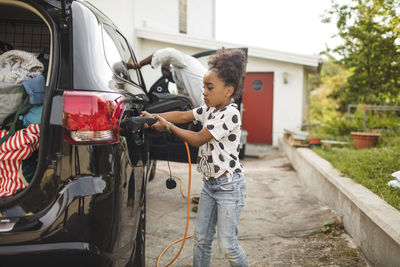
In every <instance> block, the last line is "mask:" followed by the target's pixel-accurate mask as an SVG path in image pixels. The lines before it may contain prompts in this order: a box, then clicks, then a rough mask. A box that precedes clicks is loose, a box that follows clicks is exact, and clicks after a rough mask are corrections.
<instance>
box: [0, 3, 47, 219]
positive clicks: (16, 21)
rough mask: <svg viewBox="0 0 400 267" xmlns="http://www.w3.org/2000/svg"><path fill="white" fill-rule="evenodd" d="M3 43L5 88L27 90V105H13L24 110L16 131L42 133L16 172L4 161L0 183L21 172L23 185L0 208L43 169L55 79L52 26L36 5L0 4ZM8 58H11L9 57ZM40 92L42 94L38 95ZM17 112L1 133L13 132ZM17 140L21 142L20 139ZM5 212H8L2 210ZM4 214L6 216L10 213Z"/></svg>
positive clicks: (0, 77) (0, 78)
mask: <svg viewBox="0 0 400 267" xmlns="http://www.w3.org/2000/svg"><path fill="white" fill-rule="evenodd" d="M0 42H2V44H3V46H4V44H7V46H6V48H8V49H9V51H2V52H5V53H3V55H0V58H1V57H2V64H1V66H0V68H1V71H0V73H1V75H0V81H1V82H2V85H4V84H17V85H20V86H21V87H20V88H22V89H23V90H24V91H25V93H24V94H25V96H24V99H25V102H24V103H23V102H19V103H14V104H15V107H18V109H19V107H21V106H22V107H23V108H22V110H21V111H20V115H19V116H18V118H17V122H16V123H15V126H16V130H17V131H18V130H22V129H24V130H27V129H28V126H29V125H33V124H36V125H40V126H38V128H40V130H39V132H38V133H37V135H38V138H39V141H38V142H37V144H35V145H33V144H32V146H31V147H30V151H29V153H28V154H29V155H28V156H25V157H21V160H20V161H14V162H12V165H13V166H14V167H15V168H14V169H8V168H7V167H5V165H4V164H5V163H4V162H5V161H4V158H3V162H2V163H3V166H2V167H3V169H2V173H1V174H2V179H3V180H2V181H0V182H2V183H3V188H7V187H9V185H7V181H5V178H4V173H5V172H9V174H8V175H10V173H13V172H15V171H18V173H17V174H15V175H16V176H17V178H16V179H17V180H19V183H20V182H22V183H23V186H21V185H19V186H18V187H17V190H15V192H13V191H12V190H9V192H8V193H7V194H4V195H3V197H1V198H0V208H1V207H3V208H4V207H7V206H12V203H11V202H14V203H15V200H16V199H17V198H19V197H21V196H22V195H23V194H21V193H23V191H25V190H26V188H28V187H29V185H30V184H31V183H33V181H34V180H35V179H36V178H35V173H38V169H40V167H41V166H40V165H41V164H40V160H39V158H41V157H43V155H44V153H43V152H44V151H42V152H40V150H41V145H40V144H39V143H40V142H41V141H42V140H43V139H44V138H43V137H42V136H41V135H42V132H41V130H42V129H45V128H46V125H42V123H41V121H42V113H43V111H42V110H44V108H43V107H44V105H45V103H44V101H45V100H44V93H45V91H46V90H47V89H48V88H49V84H50V80H51V76H52V73H51V71H50V70H51V68H52V60H51V59H52V52H53V49H52V44H53V42H52V30H51V24H50V23H49V21H48V20H47V19H46V18H45V17H44V15H42V13H41V12H40V10H39V9H38V8H37V7H35V6H33V5H29V4H28V3H24V2H16V1H7V0H5V1H0ZM8 45H11V46H12V47H9V46H8ZM0 46H1V44H0ZM10 48H11V49H10ZM5 55H8V56H7V57H6V56H5ZM15 58H16V59H15ZM13 60H14V61H13ZM39 63H40V64H41V65H40V67H38V66H39ZM18 64H19V65H18ZM24 64H25V65H24ZM29 64H31V65H29ZM30 66H34V67H30ZM22 70H23V71H22ZM21 73H22V74H21ZM39 76H41V77H39ZM22 83H25V85H24V86H22ZM29 88H30V89H29ZM29 90H32V91H29ZM28 91H29V92H28ZM39 91H40V93H38V92H39ZM31 93H32V94H31ZM33 94H35V97H36V100H33V97H34V96H33ZM15 102H17V101H15ZM5 104H7V105H14V104H13V103H4V102H3V103H0V106H4V105H5ZM33 111H34V112H33ZM17 112H18V110H13V111H12V112H9V114H8V115H7V116H6V117H5V119H4V120H2V122H1V129H0V130H2V131H9V130H10V126H12V125H13V121H14V119H15V118H16V117H17V116H16V115H17ZM43 121H46V120H43ZM43 126H44V127H43ZM13 136H16V134H14V135H11V136H10V137H9V138H13ZM21 136H22V137H26V138H27V139H29V138H31V136H29V135H26V134H25V133H24V134H21ZM21 136H20V137H21ZM9 140H11V139H9ZM17 140H18V141H21V140H20V139H17ZM6 142H7V141H6ZM20 144H21V143H17V142H16V143H15V152H13V151H11V152H12V153H11V155H16V154H17V153H19V149H20V148H21V147H19V145H20ZM3 155H4V154H3ZM0 157H1V153H0ZM22 159H23V160H22ZM7 164H8V163H7ZM7 164H6V165H7ZM7 166H8V165H7ZM22 166H24V168H22ZM0 193H1V192H0ZM0 196H1V194H0ZM3 213H7V212H5V211H4V210H3ZM2 215H3V216H5V217H7V214H2Z"/></svg>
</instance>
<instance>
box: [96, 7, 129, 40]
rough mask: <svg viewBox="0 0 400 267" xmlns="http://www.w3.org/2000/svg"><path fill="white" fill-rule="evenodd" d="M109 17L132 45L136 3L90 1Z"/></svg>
mask: <svg viewBox="0 0 400 267" xmlns="http://www.w3.org/2000/svg"><path fill="white" fill-rule="evenodd" d="M88 2H89V3H91V4H92V5H94V6H95V7H97V8H98V9H99V10H100V11H101V12H103V13H104V14H105V15H106V16H107V17H109V18H110V19H111V20H112V21H113V22H114V23H115V25H117V27H118V28H119V30H120V31H121V32H122V34H123V35H124V36H125V37H126V38H127V39H128V42H129V43H130V44H131V45H132V44H133V42H134V39H135V27H134V18H133V16H132V13H133V12H132V11H133V10H134V8H133V6H134V2H133V1H132V0H113V1H110V0H88Z"/></svg>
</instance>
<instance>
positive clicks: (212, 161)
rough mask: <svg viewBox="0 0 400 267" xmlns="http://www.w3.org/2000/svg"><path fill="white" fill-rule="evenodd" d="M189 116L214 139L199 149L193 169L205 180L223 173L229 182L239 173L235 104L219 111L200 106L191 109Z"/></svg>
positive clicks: (237, 123)
mask: <svg viewBox="0 0 400 267" xmlns="http://www.w3.org/2000/svg"><path fill="white" fill-rule="evenodd" d="M193 115H194V117H195V119H196V120H197V121H200V122H201V123H202V124H203V127H206V128H207V129H208V131H209V132H210V133H211V135H212V136H213V137H214V138H213V139H212V140H211V141H209V142H207V143H205V144H204V145H202V146H201V147H200V148H199V154H198V159H197V170H198V171H199V172H200V173H202V174H203V175H204V177H205V178H207V179H208V178H210V177H213V178H217V177H219V176H221V175H222V174H223V173H224V172H227V178H228V180H229V181H231V180H232V176H233V173H235V172H238V173H243V166H242V165H241V164H240V162H239V149H240V132H241V131H240V129H241V118H240V112H239V110H238V109H237V105H236V104H229V105H227V106H225V107H223V108H222V109H220V110H216V109H215V107H207V106H206V105H203V106H201V107H198V108H196V109H193Z"/></svg>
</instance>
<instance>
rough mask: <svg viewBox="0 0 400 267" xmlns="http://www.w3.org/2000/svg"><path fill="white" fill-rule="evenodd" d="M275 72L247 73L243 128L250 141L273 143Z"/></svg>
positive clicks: (243, 99)
mask: <svg viewBox="0 0 400 267" xmlns="http://www.w3.org/2000/svg"><path fill="white" fill-rule="evenodd" d="M273 90H274V74H273V73H265V72H264V73H262V72H255V73H247V74H246V76H245V79H244V86H243V97H242V103H243V119H242V121H243V122H242V123H243V129H244V130H246V131H247V133H248V135H247V142H248V143H262V144H272V107H273Z"/></svg>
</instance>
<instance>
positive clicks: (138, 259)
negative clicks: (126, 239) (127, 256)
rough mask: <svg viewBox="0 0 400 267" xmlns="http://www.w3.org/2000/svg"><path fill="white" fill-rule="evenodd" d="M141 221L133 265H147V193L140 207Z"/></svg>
mask: <svg viewBox="0 0 400 267" xmlns="http://www.w3.org/2000/svg"><path fill="white" fill-rule="evenodd" d="M140 209H141V212H140V221H139V227H138V230H137V234H136V240H135V254H134V257H133V265H132V266H135V267H136V266H138V267H139V266H143V267H144V266H145V254H146V253H145V252H146V195H145V196H144V200H143V204H142V206H141V207H140Z"/></svg>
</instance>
